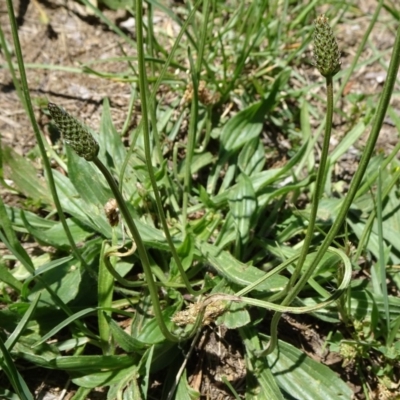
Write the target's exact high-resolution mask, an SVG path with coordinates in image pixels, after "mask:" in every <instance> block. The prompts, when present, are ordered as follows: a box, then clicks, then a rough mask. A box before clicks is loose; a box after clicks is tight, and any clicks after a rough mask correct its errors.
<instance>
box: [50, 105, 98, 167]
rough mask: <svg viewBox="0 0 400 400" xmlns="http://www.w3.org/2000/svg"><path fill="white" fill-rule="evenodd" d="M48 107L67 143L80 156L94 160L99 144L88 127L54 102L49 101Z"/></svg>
mask: <svg viewBox="0 0 400 400" xmlns="http://www.w3.org/2000/svg"><path fill="white" fill-rule="evenodd" d="M47 108H48V109H49V112H50V115H51V116H52V118H53V120H54V123H55V125H56V126H57V128H58V129H59V130H60V132H61V133H62V134H63V136H64V141H65V143H66V144H68V145H69V146H71V147H72V149H73V150H74V151H75V153H76V154H78V156H79V157H83V158H84V159H85V160H87V161H93V159H95V158H96V157H97V154H98V153H99V145H98V143H97V142H96V140H95V139H94V138H93V136H92V134H91V133H90V132H89V129H88V127H87V126H85V125H83V124H82V123H81V122H80V121H78V120H77V119H76V118H74V117H72V116H71V115H69V114H68V113H67V112H66V111H65V110H64V109H63V108H61V107H59V106H57V105H56V104H54V103H49V104H48V106H47Z"/></svg>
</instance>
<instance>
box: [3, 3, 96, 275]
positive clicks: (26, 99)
mask: <svg viewBox="0 0 400 400" xmlns="http://www.w3.org/2000/svg"><path fill="white" fill-rule="evenodd" d="M7 10H8V15H9V19H10V25H11V32H12V36H13V41H14V50H15V54H16V57H17V62H18V68H19V75H20V80H21V88H22V94H23V98H21V102H22V103H23V105H24V107H25V110H26V112H27V114H28V116H29V119H30V122H31V125H32V128H33V131H34V133H35V138H36V141H37V144H38V146H39V151H40V155H41V157H42V160H43V167H44V170H45V171H46V177H47V182H48V185H49V188H50V191H51V195H52V197H53V201H54V204H55V206H56V209H57V213H58V216H59V218H60V221H61V224H62V226H63V229H64V232H65V234H66V236H67V239H68V242H69V244H70V246H71V249H72V253H73V254H74V256H75V257H76V258H77V259H78V260H79V261H80V262H81V264H82V265H83V266H84V267H85V268H86V269H87V270H88V271H89V272H91V270H90V267H89V266H88V264H87V263H86V261H85V260H84V259H83V257H82V256H81V253H80V252H79V250H78V248H77V246H76V244H75V241H74V238H73V237H72V234H71V231H70V229H69V227H68V224H67V221H66V219H65V215H64V211H63V209H62V206H61V203H60V200H59V198H58V194H57V189H56V185H55V182H54V178H53V173H52V169H51V166H50V161H49V158H48V157H47V153H46V148H45V146H44V143H43V139H42V135H41V133H40V130H39V127H38V124H37V122H36V118H35V113H34V111H33V107H32V101H31V96H30V93H29V86H28V81H27V79H26V72H25V65H24V59H23V57H22V51H21V44H20V42H19V37H18V28H17V24H16V20H15V14H14V8H13V5H12V0H7ZM18 93H21V92H20V91H18Z"/></svg>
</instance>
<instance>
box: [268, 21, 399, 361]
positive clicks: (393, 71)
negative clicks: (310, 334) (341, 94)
mask: <svg viewBox="0 0 400 400" xmlns="http://www.w3.org/2000/svg"><path fill="white" fill-rule="evenodd" d="M399 66H400V26H399V28H398V30H397V34H396V41H395V44H394V47H393V53H392V57H391V59H390V65H389V69H388V74H387V78H386V81H385V85H384V87H383V91H382V95H381V97H380V99H379V104H378V109H377V111H376V115H375V119H374V122H373V125H372V129H371V133H370V135H369V137H368V140H367V143H366V146H365V149H364V151H363V154H362V156H361V160H360V163H359V166H358V169H357V171H356V173H355V175H354V177H353V179H352V181H351V184H350V188H349V191H348V193H347V196H346V198H345V199H344V201H343V205H342V207H341V208H340V210H339V213H338V215H337V217H336V220H335V221H334V223H333V225H332V227H331V229H330V230H329V232H328V234H327V235H326V237H325V240H324V241H323V242H322V244H321V246H320V247H319V249H318V251H317V254H316V255H315V257H314V259H313V261H312V263H311V265H310V267H309V268H308V270H307V271H306V272H305V273H304V274H303V275H302V276H301V278H300V279H299V281H298V282H297V284H296V285H295V287H294V288H293V289H292V290H291V291H290V292H289V294H288V295H287V299H293V298H294V297H296V296H297V295H298V293H299V292H300V291H301V289H302V288H303V286H304V285H305V284H306V283H307V281H308V279H309V278H310V277H311V275H312V273H313V271H314V270H315V268H316V267H317V265H318V263H319V262H320V261H321V260H322V257H323V256H324V254H325V253H326V251H327V249H328V247H329V246H330V244H331V243H332V241H333V240H334V238H335V236H336V235H337V233H338V232H339V229H340V228H341V226H342V225H343V222H344V221H345V219H346V216H347V212H348V210H349V208H350V206H351V204H352V202H353V200H354V197H355V196H356V194H357V191H358V188H359V187H360V184H361V181H362V179H363V177H364V175H365V171H366V170H367V167H368V163H369V160H370V158H371V156H372V154H373V151H374V148H375V144H376V141H377V139H378V136H379V132H380V130H381V128H382V124H383V120H384V118H385V114H386V111H387V108H388V106H389V102H390V98H391V95H392V92H393V88H394V84H395V83H396V77H397V73H398V70H399ZM285 300H286V298H285ZM280 316H281V314H280V313H275V314H274V316H273V318H272V322H271V341H270V343H269V344H268V346H267V348H266V349H265V350H264V351H263V352H262V353H261V355H266V354H269V353H270V352H271V351H272V350H273V349H274V348H275V347H276V344H277V325H278V322H279V318H280Z"/></svg>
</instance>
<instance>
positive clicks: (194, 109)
mask: <svg viewBox="0 0 400 400" xmlns="http://www.w3.org/2000/svg"><path fill="white" fill-rule="evenodd" d="M203 10H205V12H204V20H203V29H202V30H201V38H200V45H199V49H198V54H197V61H196V66H194V65H193V63H192V62H191V63H190V65H191V70H192V86H193V98H192V106H191V110H190V125H189V134H188V139H187V150H186V159H185V176H184V180H183V202H182V225H183V229H184V230H185V231H186V228H187V227H186V223H187V209H188V204H189V194H190V188H191V181H192V160H193V153H194V147H195V143H196V129H197V121H198V111H199V99H198V85H199V78H200V71H201V65H202V63H203V57H204V48H205V43H206V40H207V34H208V30H207V26H208V20H209V17H210V6H209V0H205V1H204V4H203ZM189 50H190V49H189ZM189 59H190V61H192V58H191V57H190V54H189Z"/></svg>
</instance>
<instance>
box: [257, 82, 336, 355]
mask: <svg viewBox="0 0 400 400" xmlns="http://www.w3.org/2000/svg"><path fill="white" fill-rule="evenodd" d="M326 96H327V110H326V124H325V135H324V141H323V144H322V152H321V159H320V164H319V168H318V173H317V179H316V182H315V192H314V197H313V199H312V203H311V211H310V219H309V222H308V229H307V233H306V237H305V238H304V244H303V247H302V249H301V253H300V256H299V259H298V261H297V264H296V268H295V270H294V272H293V275H292V277H291V278H290V281H289V283H288V285H287V287H288V293H287V295H286V297H285V298H284V299H283V301H282V303H281V305H282V306H286V305H289V304H290V303H291V302H292V301H293V299H294V298H295V297H296V296H297V294H298V292H299V291H300V290H301V289H302V287H303V286H304V285H305V284H306V281H305V282H303V286H298V285H296V286H294V285H295V283H296V281H297V279H298V278H299V276H300V273H301V271H302V267H303V264H304V261H305V260H306V258H307V254H308V251H309V249H310V245H311V241H312V238H313V236H314V228H315V221H316V219H317V212H318V204H319V199H320V197H321V195H322V193H323V191H324V182H325V169H326V162H327V159H328V153H329V142H330V137H331V132H332V117H333V81H332V76H331V75H328V76H327V77H326ZM314 269H315V266H313V265H311V266H310V267H309V268H308V269H307V271H306V273H305V274H307V275H309V276H311V274H312V272H313V270H314ZM281 315H282V313H281V312H276V313H275V314H274V316H273V318H272V321H271V340H270V342H269V345H268V346H267V348H266V349H265V351H264V352H263V355H266V354H270V353H271V352H272V351H273V350H274V349H275V347H276V344H277V342H278V337H277V327H278V322H279V320H280V318H281Z"/></svg>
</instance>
